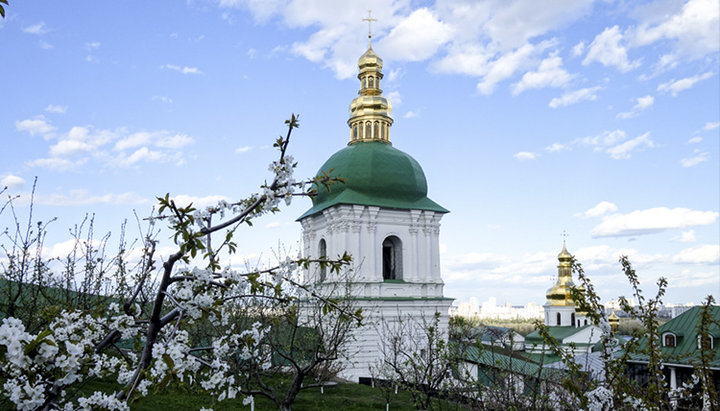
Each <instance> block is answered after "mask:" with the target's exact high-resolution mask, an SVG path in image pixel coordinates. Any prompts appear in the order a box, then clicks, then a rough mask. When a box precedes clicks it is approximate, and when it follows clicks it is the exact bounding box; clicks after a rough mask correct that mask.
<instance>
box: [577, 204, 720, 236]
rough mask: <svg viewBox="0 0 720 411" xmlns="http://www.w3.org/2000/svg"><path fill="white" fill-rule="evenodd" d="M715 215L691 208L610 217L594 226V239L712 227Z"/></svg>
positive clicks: (641, 211) (656, 210) (644, 211)
mask: <svg viewBox="0 0 720 411" xmlns="http://www.w3.org/2000/svg"><path fill="white" fill-rule="evenodd" d="M718 214H719V213H718V212H716V211H697V210H690V209H688V208H667V207H656V208H650V209H647V210H637V211H633V212H630V213H628V214H619V213H618V214H611V215H609V216H606V217H604V218H603V221H602V222H601V223H600V224H598V225H597V226H595V227H594V228H593V229H592V230H591V231H590V235H592V236H593V237H624V236H635V235H644V234H652V233H657V232H662V231H667V230H671V229H678V228H686V227H691V226H698V225H708V224H713V223H714V222H715V220H717V218H718Z"/></svg>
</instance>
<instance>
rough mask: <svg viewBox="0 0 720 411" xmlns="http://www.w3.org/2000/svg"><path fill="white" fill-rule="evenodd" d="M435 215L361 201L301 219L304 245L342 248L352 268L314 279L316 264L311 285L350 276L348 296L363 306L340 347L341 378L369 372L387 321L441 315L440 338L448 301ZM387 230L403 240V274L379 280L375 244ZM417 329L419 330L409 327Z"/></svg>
mask: <svg viewBox="0 0 720 411" xmlns="http://www.w3.org/2000/svg"><path fill="white" fill-rule="evenodd" d="M441 217H442V214H441V213H436V212H433V211H425V210H394V209H384V208H380V207H373V206H364V205H336V206H333V207H330V208H328V209H326V210H324V211H323V212H322V213H318V214H315V215H312V216H308V217H306V218H304V219H303V220H302V221H301V224H302V227H303V250H304V252H305V255H306V256H308V257H313V258H316V257H319V256H320V254H319V244H320V240H321V239H324V240H325V241H326V244H327V256H328V257H329V258H334V257H336V256H338V255H341V254H342V253H343V252H345V251H347V252H348V253H350V254H351V255H352V256H353V263H352V267H351V269H350V270H349V271H343V272H341V273H340V274H331V273H329V272H328V274H327V278H326V280H325V281H324V282H322V283H321V284H319V282H320V276H319V270H318V269H316V268H313V269H311V270H309V271H308V272H307V273H306V276H307V280H308V281H309V282H311V283H316V284H318V290H321V292H322V290H323V289H325V290H332V289H335V290H342V289H344V287H338V284H342V285H343V286H344V285H345V284H346V281H347V282H349V284H348V286H349V287H350V291H349V295H351V296H352V298H353V299H354V300H355V301H356V304H357V308H362V309H363V326H362V327H360V328H358V329H357V330H355V331H354V332H353V338H352V341H351V342H350V343H348V345H347V347H346V350H345V351H346V352H347V357H348V358H347V359H346V363H345V365H346V369H345V371H343V372H342V373H341V374H340V376H341V377H342V378H345V379H348V380H351V381H358V378H359V377H369V376H371V375H370V370H369V367H370V366H371V365H374V364H376V363H378V362H379V361H381V360H382V346H383V341H386V339H387V336H386V335H385V331H386V330H385V329H386V328H388V327H387V326H383V323H386V324H391V328H392V324H397V323H398V321H400V319H402V321H403V322H405V323H414V324H416V325H418V326H419V325H420V324H422V323H423V321H425V322H427V323H429V322H430V321H431V320H432V318H433V316H434V315H435V313H436V312H438V313H440V324H439V327H440V330H441V332H442V335H443V336H444V337H443V338H447V330H448V321H449V315H448V309H449V308H450V305H451V303H452V299H449V298H447V299H446V298H443V282H442V279H441V277H440V263H439V261H440V253H439V241H438V238H439V231H440V223H439V222H440V219H441ZM388 236H396V237H398V238H399V239H400V241H401V242H402V280H401V281H397V280H388V281H383V275H382V270H383V266H382V252H383V250H382V243H383V240H384V239H385V238H387V237H388ZM416 331H417V332H418V334H419V330H416Z"/></svg>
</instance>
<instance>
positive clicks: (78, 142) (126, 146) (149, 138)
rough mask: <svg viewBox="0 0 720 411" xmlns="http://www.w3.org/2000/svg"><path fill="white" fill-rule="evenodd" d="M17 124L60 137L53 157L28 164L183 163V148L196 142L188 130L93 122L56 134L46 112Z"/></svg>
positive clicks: (61, 167)
mask: <svg viewBox="0 0 720 411" xmlns="http://www.w3.org/2000/svg"><path fill="white" fill-rule="evenodd" d="M16 127H17V129H18V130H20V131H27V132H28V133H30V134H37V133H42V134H43V137H45V138H46V139H49V138H57V141H56V142H55V143H54V144H52V145H51V146H50V147H49V155H50V156H49V157H47V158H38V159H35V160H32V161H29V162H28V163H27V164H28V165H29V166H32V167H43V168H48V169H52V170H58V171H64V170H70V169H73V168H77V167H80V166H82V165H84V164H86V163H87V162H88V160H90V159H94V160H96V161H98V162H100V163H101V164H104V165H106V166H110V167H118V166H120V167H122V166H126V167H127V166H132V165H135V164H137V163H139V162H159V161H173V162H175V163H176V164H177V165H181V164H182V163H183V157H182V152H181V151H180V150H181V149H182V148H183V147H185V146H187V145H189V144H192V143H193V142H194V140H193V139H192V138H191V137H189V136H187V135H186V134H173V133H170V132H168V131H166V130H157V131H141V132H135V133H130V134H129V133H128V131H127V130H126V129H125V128H118V129H116V130H104V129H96V128H94V127H93V126H74V127H72V128H70V130H69V131H68V132H67V133H63V134H60V135H55V134H54V133H53V134H50V133H51V132H52V131H54V130H55V128H54V127H52V126H51V125H49V124H48V123H47V122H46V121H45V119H44V118H43V117H42V116H38V117H36V118H35V119H31V120H23V121H19V122H16ZM150 148H153V149H152V150H151V149H150ZM128 150H129V151H128ZM112 152H115V153H112ZM72 157H74V158H72Z"/></svg>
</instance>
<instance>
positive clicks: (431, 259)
mask: <svg viewBox="0 0 720 411" xmlns="http://www.w3.org/2000/svg"><path fill="white" fill-rule="evenodd" d="M441 217H442V214H440V213H436V212H432V211H425V210H390V209H381V208H379V207H372V206H362V205H339V206H334V207H330V208H329V209H326V210H324V211H323V212H322V213H318V214H316V215H314V216H310V217H306V218H305V219H303V221H302V222H301V223H302V225H303V244H304V246H303V247H304V251H305V255H306V256H311V257H319V244H320V240H321V239H324V240H325V241H326V244H327V256H328V257H329V258H334V257H336V256H338V255H341V254H342V253H343V252H345V251H347V252H348V253H350V254H351V255H352V256H353V266H354V273H353V281H354V282H359V283H365V285H366V287H365V288H367V291H366V292H364V293H362V294H363V295H364V296H366V297H398V296H413V297H441V296H442V289H443V282H442V279H441V277H440V263H439V261H440V255H439V239H438V237H439V231H440V224H439V221H440V218H441ZM388 236H396V237H397V238H399V239H400V241H401V243H402V247H401V249H402V258H401V265H400V267H401V280H402V281H393V282H388V281H383V277H382V270H383V267H382V264H383V262H382V243H383V240H384V239H385V238H387V237H388ZM308 276H309V278H308V279H309V280H310V281H311V282H318V281H319V280H320V279H319V277H318V274H317V273H313V272H311V273H308ZM329 279H330V278H329ZM372 284H375V285H372Z"/></svg>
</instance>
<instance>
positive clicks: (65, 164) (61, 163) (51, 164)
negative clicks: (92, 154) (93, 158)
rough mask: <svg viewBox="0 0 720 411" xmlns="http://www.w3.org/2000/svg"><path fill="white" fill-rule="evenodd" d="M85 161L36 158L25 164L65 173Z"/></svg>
mask: <svg viewBox="0 0 720 411" xmlns="http://www.w3.org/2000/svg"><path fill="white" fill-rule="evenodd" d="M86 161H87V159H81V160H76V161H70V160H68V159H65V158H38V159H35V160H31V161H28V162H27V165H29V166H30V167H40V168H47V169H49V170H54V171H67V170H72V169H74V168H77V167H80V166H81V165H83V164H85V162H86Z"/></svg>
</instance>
